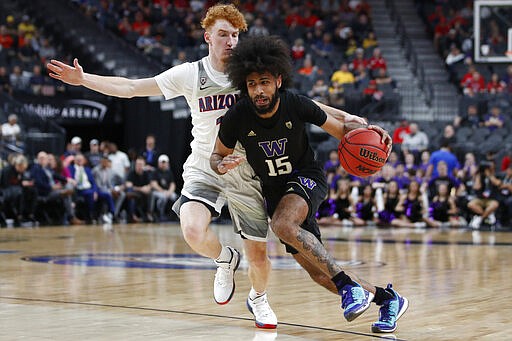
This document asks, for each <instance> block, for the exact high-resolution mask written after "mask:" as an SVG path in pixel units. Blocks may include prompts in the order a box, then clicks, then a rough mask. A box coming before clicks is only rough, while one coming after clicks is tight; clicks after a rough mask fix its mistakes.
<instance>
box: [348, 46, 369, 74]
mask: <svg viewBox="0 0 512 341" xmlns="http://www.w3.org/2000/svg"><path fill="white" fill-rule="evenodd" d="M360 65H363V67H364V68H365V69H366V68H367V67H368V60H366V59H364V50H363V49H362V48H358V49H357V50H356V57H355V58H354V60H353V61H352V63H350V69H351V70H352V71H355V70H359V66H360Z"/></svg>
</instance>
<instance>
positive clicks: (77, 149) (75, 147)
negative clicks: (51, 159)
mask: <svg viewBox="0 0 512 341" xmlns="http://www.w3.org/2000/svg"><path fill="white" fill-rule="evenodd" d="M68 147H69V148H68V149H67V150H66V151H65V152H64V154H63V156H64V158H66V157H68V156H70V155H73V156H74V155H76V154H78V153H81V150H82V138H81V137H80V136H73V138H72V139H71V141H70V142H69V146H68Z"/></svg>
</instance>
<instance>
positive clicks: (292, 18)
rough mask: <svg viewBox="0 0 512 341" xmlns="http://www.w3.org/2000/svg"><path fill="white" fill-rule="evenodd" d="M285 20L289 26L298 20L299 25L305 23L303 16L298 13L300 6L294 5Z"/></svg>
mask: <svg viewBox="0 0 512 341" xmlns="http://www.w3.org/2000/svg"><path fill="white" fill-rule="evenodd" d="M284 22H285V24H286V26H288V27H289V26H290V25H291V24H292V23H293V22H296V23H297V25H303V22H302V17H301V16H300V14H299V13H298V8H297V7H293V8H292V11H291V13H290V14H288V15H287V16H286V18H285V19H284Z"/></svg>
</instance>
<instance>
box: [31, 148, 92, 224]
mask: <svg viewBox="0 0 512 341" xmlns="http://www.w3.org/2000/svg"><path fill="white" fill-rule="evenodd" d="M54 160H55V158H54ZM30 173H31V175H32V178H33V179H34V186H35V188H36V189H37V194H38V195H39V196H40V197H43V198H46V200H47V201H48V202H50V203H53V204H55V205H58V206H61V205H62V206H64V224H66V223H68V222H69V223H70V224H71V225H81V224H84V222H83V221H82V220H80V219H78V218H77V217H76V216H75V209H74V207H73V202H72V199H71V196H72V194H73V193H74V190H73V189H70V188H69V187H67V186H66V182H67V181H66V179H65V178H63V177H62V176H61V175H59V174H56V173H55V172H54V171H53V170H52V169H51V168H50V159H49V156H48V154H47V153H46V152H44V151H41V152H39V153H38V154H37V162H36V163H35V164H34V165H33V166H32V168H31V170H30Z"/></svg>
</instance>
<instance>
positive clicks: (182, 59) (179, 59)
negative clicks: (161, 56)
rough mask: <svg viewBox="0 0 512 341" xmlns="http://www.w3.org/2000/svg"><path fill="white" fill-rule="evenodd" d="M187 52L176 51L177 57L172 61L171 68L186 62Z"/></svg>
mask: <svg viewBox="0 0 512 341" xmlns="http://www.w3.org/2000/svg"><path fill="white" fill-rule="evenodd" d="M187 58H188V57H187V52H186V51H185V50H180V51H178V55H177V56H176V58H174V59H173V61H172V66H176V65H181V64H183V63H186V62H187V60H188V59H187Z"/></svg>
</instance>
